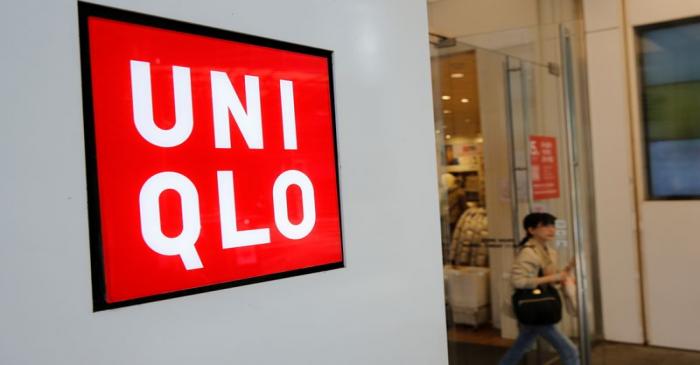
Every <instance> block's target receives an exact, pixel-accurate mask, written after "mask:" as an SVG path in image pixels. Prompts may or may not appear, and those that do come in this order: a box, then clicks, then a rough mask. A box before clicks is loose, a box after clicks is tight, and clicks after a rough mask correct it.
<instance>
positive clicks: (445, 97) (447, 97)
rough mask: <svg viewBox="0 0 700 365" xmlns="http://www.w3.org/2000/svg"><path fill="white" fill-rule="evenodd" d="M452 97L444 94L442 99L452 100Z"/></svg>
mask: <svg viewBox="0 0 700 365" xmlns="http://www.w3.org/2000/svg"><path fill="white" fill-rule="evenodd" d="M450 99H452V97H450V96H449V95H443V96H442V100H450Z"/></svg>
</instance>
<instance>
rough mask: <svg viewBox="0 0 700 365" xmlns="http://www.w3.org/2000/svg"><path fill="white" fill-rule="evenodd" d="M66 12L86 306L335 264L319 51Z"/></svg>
mask: <svg viewBox="0 0 700 365" xmlns="http://www.w3.org/2000/svg"><path fill="white" fill-rule="evenodd" d="M79 13H80V37H81V52H82V66H83V93H84V111H85V132H86V133H85V138H86V155H87V171H88V188H89V206H90V225H91V227H90V228H91V245H92V262H93V270H92V271H93V300H94V307H95V310H101V309H108V308H112V307H118V306H124V305H129V304H135V303H141V302H146V301H152V300H158V299H164V298H169V297H174V296H180V295H186V294H192V293H196V292H201V291H207V290H214V289H220V288H223V287H229V286H236V285H241V284H247V283H252V282H258V281H263V280H270V279H275V278H280V277H285V276H291V275H299V274H303V273H309V272H314V271H321V270H328V269H332V268H338V267H342V266H343V251H342V241H341V222H340V208H339V193H338V191H339V189H338V177H337V168H336V149H335V132H334V115H333V93H332V79H331V76H332V72H331V52H330V51H325V50H319V49H315V48H310V47H305V46H300V45H294V44H288V43H283V42H278V41H273V40H269V39H262V38H258V37H254V36H248V35H243V34H238V33H232V32H228V31H223V30H217V29H212V28H206V27H201V26H196V25H192V24H186V23H180V22H176V21H171V20H166V19H161V18H155V17H151V16H146V15H141V14H135V13H130V12H125V11H120V10H115V9H110V8H105V7H101V6H95V5H90V4H85V3H79Z"/></svg>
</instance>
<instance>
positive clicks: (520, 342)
mask: <svg viewBox="0 0 700 365" xmlns="http://www.w3.org/2000/svg"><path fill="white" fill-rule="evenodd" d="M555 220H556V217H554V216H553V215H551V214H549V213H530V214H528V215H527V216H526V217H525V219H524V220H523V228H525V232H526V235H525V238H523V240H522V241H520V244H519V252H518V254H517V257H516V258H515V262H514V263H513V268H512V271H511V283H512V285H513V287H515V290H516V293H515V294H514V295H513V304H514V306H515V307H516V308H515V314H516V316H517V317H518V326H519V328H520V333H519V334H518V338H517V339H516V340H515V343H514V344H513V346H512V347H511V348H510V349H509V350H508V352H506V354H505V355H504V357H503V358H502V359H501V361H500V363H499V364H500V365H516V364H517V363H518V361H520V358H521V357H522V356H523V355H524V354H525V352H526V351H527V350H528V348H529V347H530V345H531V344H532V343H533V342H534V341H535V339H536V338H537V337H538V336H541V337H543V338H544V339H545V340H547V341H548V342H549V343H550V344H552V346H553V347H554V349H556V350H557V352H558V353H559V358H560V360H561V362H562V364H564V365H579V357H578V351H577V350H576V346H575V345H574V344H573V343H572V342H571V340H569V338H568V337H566V336H565V335H564V334H563V333H561V332H560V331H559V329H557V327H556V323H557V322H559V320H560V319H561V299H560V298H559V294H558V293H557V290H556V289H555V288H554V287H553V286H552V285H553V284H558V283H563V282H565V281H568V280H572V278H571V274H570V271H571V268H572V266H573V265H572V264H570V265H567V266H566V267H565V268H564V270H561V271H559V270H558V268H557V255H556V251H555V250H554V249H553V248H550V247H549V245H548V243H550V242H551V241H552V240H553V239H554V236H555V229H554V221H555ZM557 311H558V312H557ZM543 312H544V313H543Z"/></svg>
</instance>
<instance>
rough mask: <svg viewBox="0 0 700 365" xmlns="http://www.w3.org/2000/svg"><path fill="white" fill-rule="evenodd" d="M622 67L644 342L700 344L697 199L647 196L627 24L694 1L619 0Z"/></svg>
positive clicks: (656, 18) (687, 8)
mask: <svg viewBox="0 0 700 365" xmlns="http://www.w3.org/2000/svg"><path fill="white" fill-rule="evenodd" d="M625 10H626V12H625V15H626V23H627V24H626V25H627V26H626V28H625V32H626V34H625V35H626V36H627V40H628V41H627V45H628V58H627V67H628V69H629V70H630V73H631V75H633V77H630V83H629V87H630V90H634V91H635V94H633V95H634V97H633V98H631V104H630V106H631V108H630V109H631V110H632V113H631V114H632V121H633V127H634V128H633V132H632V135H633V136H634V138H635V142H636V148H635V157H636V159H635V161H636V166H637V176H636V179H637V185H638V186H639V188H638V192H639V194H638V196H637V198H638V201H639V205H640V222H641V225H640V227H641V253H642V275H643V283H644V298H645V305H646V308H645V309H646V310H645V314H646V323H647V340H648V342H649V344H651V345H656V346H664V347H675V348H682V349H689V350H696V351H697V350H700V337H699V336H698V335H697V328H698V327H700V316H698V315H697V308H698V307H699V306H700V291H698V290H696V289H695V286H694V284H693V281H694V280H695V278H697V277H700V265H698V264H697V262H698V260H697V258H698V257H700V245H698V233H697V225H698V223H697V217H700V202H699V201H697V200H696V201H647V200H646V197H645V195H646V194H645V190H646V188H645V184H646V178H645V175H644V174H645V166H644V159H643V156H644V154H643V144H642V143H641V141H642V140H641V136H642V132H641V130H640V128H641V126H642V123H643V122H642V120H641V117H640V114H639V111H640V110H641V109H640V108H641V105H640V103H639V102H640V100H639V98H638V96H637V94H636V90H639V85H638V83H637V77H636V75H638V72H639V70H638V68H637V64H636V53H635V52H636V50H635V49H634V48H633V47H634V44H635V43H634V32H633V27H635V26H639V25H645V24H650V23H658V22H664V21H670V20H675V19H681V18H687V17H697V16H698V15H700V2H698V1H693V0H671V1H664V3H663V6H659V4H658V2H655V1H651V0H634V1H630V0H625Z"/></svg>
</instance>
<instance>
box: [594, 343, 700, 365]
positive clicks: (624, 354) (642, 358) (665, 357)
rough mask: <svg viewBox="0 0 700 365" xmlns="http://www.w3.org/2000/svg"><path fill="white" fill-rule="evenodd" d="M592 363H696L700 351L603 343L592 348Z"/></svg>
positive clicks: (654, 364)
mask: <svg viewBox="0 0 700 365" xmlns="http://www.w3.org/2000/svg"><path fill="white" fill-rule="evenodd" d="M591 364H593V365H698V364H700V352H692V351H681V350H673V349H666V348H659V347H644V346H635V345H625V344H617V343H604V344H601V345H598V346H596V347H594V348H593V354H592V356H591Z"/></svg>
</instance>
